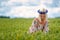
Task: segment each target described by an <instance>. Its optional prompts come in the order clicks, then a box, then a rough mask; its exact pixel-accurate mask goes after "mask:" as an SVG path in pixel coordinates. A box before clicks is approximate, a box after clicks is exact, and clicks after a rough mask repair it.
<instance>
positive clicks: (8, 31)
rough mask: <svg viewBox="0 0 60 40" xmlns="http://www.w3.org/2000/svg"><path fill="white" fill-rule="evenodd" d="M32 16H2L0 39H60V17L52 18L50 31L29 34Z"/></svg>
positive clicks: (0, 20) (49, 25)
mask: <svg viewBox="0 0 60 40" xmlns="http://www.w3.org/2000/svg"><path fill="white" fill-rule="evenodd" d="M32 20H33V19H31V18H28V19H27V18H14V19H9V18H0V40H60V18H50V19H48V20H49V24H48V27H49V32H47V33H46V34H45V33H43V32H42V31H37V32H35V33H32V34H28V33H27V31H28V29H29V27H30V26H31V23H32Z"/></svg>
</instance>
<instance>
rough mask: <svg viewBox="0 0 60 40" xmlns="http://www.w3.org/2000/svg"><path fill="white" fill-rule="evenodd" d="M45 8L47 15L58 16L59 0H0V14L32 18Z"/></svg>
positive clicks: (59, 11)
mask: <svg viewBox="0 0 60 40" xmlns="http://www.w3.org/2000/svg"><path fill="white" fill-rule="evenodd" d="M42 8H45V9H47V10H48V13H47V14H48V17H49V18H54V17H60V0H0V16H10V17H11V18H14V17H23V18H33V17H38V12H37V10H39V9H42Z"/></svg>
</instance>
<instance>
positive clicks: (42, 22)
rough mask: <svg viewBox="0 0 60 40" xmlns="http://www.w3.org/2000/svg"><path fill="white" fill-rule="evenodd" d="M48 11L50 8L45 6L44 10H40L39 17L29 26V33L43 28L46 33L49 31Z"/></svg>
mask: <svg viewBox="0 0 60 40" xmlns="http://www.w3.org/2000/svg"><path fill="white" fill-rule="evenodd" d="M47 12H48V10H46V9H44V8H43V9H42V11H41V10H38V13H39V17H38V18H35V19H34V20H33V22H32V25H31V27H30V28H29V33H33V32H36V31H38V30H42V31H43V32H45V33H46V32H48V21H47Z"/></svg>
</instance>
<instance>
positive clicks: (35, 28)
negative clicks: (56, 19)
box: [29, 20, 49, 33]
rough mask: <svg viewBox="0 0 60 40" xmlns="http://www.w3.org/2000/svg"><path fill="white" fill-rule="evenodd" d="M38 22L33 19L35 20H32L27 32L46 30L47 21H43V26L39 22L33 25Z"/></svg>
mask: <svg viewBox="0 0 60 40" xmlns="http://www.w3.org/2000/svg"><path fill="white" fill-rule="evenodd" d="M37 24H38V22H37V20H35V21H33V22H32V25H31V27H30V28H29V32H30V33H33V32H36V31H38V30H43V32H45V33H46V32H48V30H49V29H48V22H47V21H46V23H45V26H44V27H43V26H42V25H41V24H39V25H38V26H37V27H36V26H35V25H37Z"/></svg>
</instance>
